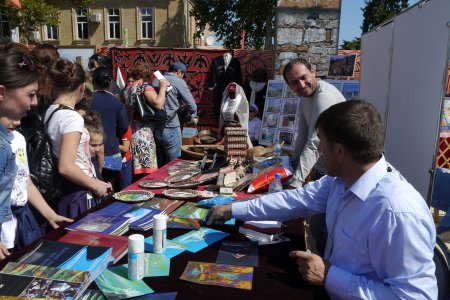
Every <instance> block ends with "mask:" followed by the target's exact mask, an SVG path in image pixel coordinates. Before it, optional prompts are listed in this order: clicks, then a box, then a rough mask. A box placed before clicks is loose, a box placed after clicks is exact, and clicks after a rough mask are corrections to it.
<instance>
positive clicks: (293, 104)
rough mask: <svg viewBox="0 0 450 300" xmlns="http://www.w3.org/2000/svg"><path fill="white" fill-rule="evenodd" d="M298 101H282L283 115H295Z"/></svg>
mask: <svg viewBox="0 0 450 300" xmlns="http://www.w3.org/2000/svg"><path fill="white" fill-rule="evenodd" d="M299 103H300V100H299V99H283V114H285V115H295V114H297V108H298V104H299Z"/></svg>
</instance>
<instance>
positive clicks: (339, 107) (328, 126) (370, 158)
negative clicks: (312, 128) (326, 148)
mask: <svg viewBox="0 0 450 300" xmlns="http://www.w3.org/2000/svg"><path fill="white" fill-rule="evenodd" d="M316 129H319V130H320V132H321V134H323V135H324V136H325V137H326V139H327V141H328V142H329V143H330V144H333V143H339V144H342V145H345V146H346V147H347V148H348V149H349V150H350V153H351V155H352V158H353V159H354V160H355V161H357V162H358V163H371V162H375V161H377V160H378V159H380V157H381V155H382V154H383V150H384V129H383V125H382V122H381V116H380V114H379V113H378V111H377V109H376V108H375V107H374V106H373V105H372V104H370V103H367V102H365V101H362V100H354V101H345V102H340V103H338V104H335V105H333V106H331V107H329V108H328V109H327V110H325V111H324V112H322V113H321V114H320V115H319V118H318V119H317V122H316Z"/></svg>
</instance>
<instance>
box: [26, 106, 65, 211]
mask: <svg viewBox="0 0 450 300" xmlns="http://www.w3.org/2000/svg"><path fill="white" fill-rule="evenodd" d="M61 109H67V108H66V107H61V106H60V107H58V108H57V109H55V110H54V111H53V112H52V114H51V115H50V117H49V118H48V120H47V123H48V122H49V121H50V119H51V117H52V116H53V114H54V113H55V112H57V111H58V110H61ZM40 122H41V128H27V127H21V128H20V132H21V133H22V134H23V136H24V137H25V140H26V143H27V156H28V166H29V169H30V177H31V180H32V181H33V183H34V185H36V187H37V188H38V190H39V192H41V194H42V196H43V197H44V199H45V200H46V201H47V203H48V204H49V205H50V206H51V207H55V205H56V203H57V202H58V201H59V199H60V198H61V196H62V191H63V184H62V180H61V175H60V174H59V172H58V165H57V161H56V159H55V158H54V157H53V151H52V145H51V143H50V139H49V137H48V136H47V134H46V133H45V129H44V128H45V125H47V123H46V124H45V125H43V124H42V121H40Z"/></svg>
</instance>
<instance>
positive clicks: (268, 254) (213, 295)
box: [0, 160, 314, 300]
mask: <svg viewBox="0 0 450 300" xmlns="http://www.w3.org/2000/svg"><path fill="white" fill-rule="evenodd" d="M177 161H179V160H176V161H173V162H172V163H170V164H168V165H166V166H165V167H163V168H161V169H159V170H158V171H156V172H155V173H153V174H150V175H148V176H146V177H145V178H143V179H142V180H144V179H164V178H165V177H166V176H167V171H166V170H167V168H168V167H169V166H170V165H172V164H174V163H176V162H177ZM200 188H201V187H200ZM128 189H140V188H138V182H136V183H134V184H132V185H131V186H129V187H128V188H126V190H128ZM152 191H153V192H154V193H155V194H156V196H159V195H158V194H160V193H161V192H162V189H161V190H152ZM236 194H237V198H239V199H245V198H247V197H250V196H253V195H248V194H245V193H242V192H239V193H236ZM112 201H113V200H112V199H110V200H108V201H106V202H105V203H102V204H101V205H100V206H102V207H103V206H105V205H107V204H109V203H111V202H112ZM94 210H97V207H96V208H95V209H94ZM286 225H287V227H286V231H287V232H286V236H288V237H289V238H290V239H291V241H290V242H285V243H279V244H272V245H264V246H259V267H257V268H255V269H254V272H253V286H252V290H250V291H248V290H242V289H235V288H227V287H220V286H211V285H201V284H196V283H191V282H188V281H184V280H180V279H179V278H180V276H181V274H182V273H183V271H184V269H185V268H186V265H187V263H188V262H189V261H198V262H211V263H215V262H216V258H217V253H218V249H219V246H220V241H219V242H216V243H214V244H212V245H210V246H209V247H206V248H205V249H203V250H201V251H199V252H197V253H190V252H187V251H185V252H183V253H181V254H180V255H178V256H175V257H173V258H172V259H171V263H170V275H169V276H165V277H147V278H144V281H145V282H146V283H147V284H148V285H149V286H150V287H151V288H152V289H153V290H154V291H155V292H156V293H162V292H178V295H177V298H176V299H190V300H192V299H205V300H206V299H215V300H217V299H226V300H230V299H233V300H234V299H246V300H248V299H313V294H314V288H313V287H312V286H310V285H309V284H307V283H305V282H304V281H303V279H302V278H301V276H300V274H299V272H298V271H297V264H296V262H295V260H293V259H290V258H289V256H288V254H289V252H290V251H292V250H304V249H305V245H304V238H303V227H302V222H301V220H292V221H289V222H286ZM215 229H218V230H222V231H226V232H228V233H230V236H228V237H226V238H225V240H246V238H245V237H244V236H243V235H242V234H239V233H238V228H237V226H225V227H215ZM186 232H188V231H187V230H183V229H168V230H167V235H168V238H169V239H172V238H175V237H177V236H179V235H182V234H184V233H186ZM64 233H65V230H64V229H63V228H59V229H57V230H54V231H52V232H50V233H49V234H47V235H46V236H45V238H46V239H52V240H57V239H58V238H60V237H61V236H63V235H64ZM133 233H141V234H142V232H137V231H132V230H130V231H129V232H127V233H126V235H130V234H133ZM143 234H144V236H146V237H147V236H151V235H152V231H151V230H149V231H147V232H144V233H143ZM30 246H31V245H30ZM29 248H30V247H27V248H25V249H22V250H21V251H19V253H15V254H13V255H12V256H11V257H8V258H7V259H6V260H4V261H1V262H0V268H3V266H4V265H5V264H6V262H7V261H17V259H18V258H19V257H20V256H22V255H23V254H24V252H26V251H27V250H28V249H29ZM125 263H127V257H126V256H125V257H123V258H122V259H121V260H120V261H119V262H118V264H119V265H120V264H125ZM91 288H94V289H97V287H96V285H95V284H92V286H91Z"/></svg>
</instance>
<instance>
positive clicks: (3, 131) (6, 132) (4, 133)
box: [0, 125, 11, 144]
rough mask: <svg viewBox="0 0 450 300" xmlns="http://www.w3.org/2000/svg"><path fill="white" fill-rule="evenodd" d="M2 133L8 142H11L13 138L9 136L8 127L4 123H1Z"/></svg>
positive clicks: (0, 130) (0, 129)
mask: <svg viewBox="0 0 450 300" xmlns="http://www.w3.org/2000/svg"><path fill="white" fill-rule="evenodd" d="M0 135H1V136H2V137H3V138H4V139H5V140H7V141H8V143H10V144H11V138H10V136H9V133H8V131H6V128H5V127H4V126H3V125H0Z"/></svg>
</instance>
